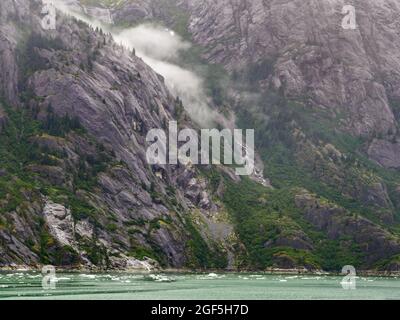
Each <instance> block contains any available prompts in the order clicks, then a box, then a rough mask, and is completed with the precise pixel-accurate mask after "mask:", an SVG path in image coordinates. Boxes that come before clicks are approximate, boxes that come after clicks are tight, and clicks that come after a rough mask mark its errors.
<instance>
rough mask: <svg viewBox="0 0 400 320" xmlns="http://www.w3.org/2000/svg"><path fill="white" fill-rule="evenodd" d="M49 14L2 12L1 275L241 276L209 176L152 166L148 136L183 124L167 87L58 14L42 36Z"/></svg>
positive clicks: (35, 6) (14, 4)
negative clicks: (221, 272) (147, 270)
mask: <svg viewBox="0 0 400 320" xmlns="http://www.w3.org/2000/svg"><path fill="white" fill-rule="evenodd" d="M41 9H42V5H41V1H27V0H18V1H2V3H1V5H0V13H1V19H0V35H1V37H0V39H1V40H0V52H1V63H0V66H1V68H0V74H1V77H2V81H1V84H2V89H1V94H2V96H3V103H2V105H3V106H4V110H5V111H6V112H7V113H8V116H9V117H10V121H9V124H7V125H6V128H5V130H4V132H3V133H2V141H1V148H0V151H1V152H0V155H1V160H2V168H1V175H0V182H1V184H0V185H1V192H0V195H1V202H0V203H1V217H0V219H1V220H0V239H1V240H0V243H1V247H0V248H1V249H0V251H1V258H0V263H1V264H2V265H12V264H15V265H25V264H27V265H35V264H39V263H54V264H61V265H66V266H69V265H80V264H83V265H88V266H91V265H97V266H103V267H121V268H124V267H143V264H141V263H140V262H139V260H142V259H145V261H146V263H150V262H151V263H153V264H159V265H162V266H164V267H185V266H186V267H194V268H203V267H219V268H224V267H228V266H234V265H235V255H236V253H235V252H233V251H234V250H233V249H232V246H233V245H234V241H233V242H232V239H233V238H235V234H234V231H233V228H232V227H231V226H230V224H229V221H228V220H227V219H225V218H224V208H223V206H222V205H218V204H216V203H214V202H213V201H212V200H211V196H210V195H209V192H210V188H209V185H208V181H207V180H206V179H205V178H204V174H203V173H200V171H198V170H197V169H196V168H192V167H190V166H187V167H185V166H181V165H178V166H165V167H162V166H158V167H154V166H150V165H149V164H148V163H147V160H146V156H145V150H146V143H145V137H146V133H147V132H148V131H149V130H150V129H152V128H166V125H167V123H168V121H169V120H173V119H174V117H175V111H176V110H175V106H176V99H175V97H173V96H172V95H171V94H170V93H169V91H168V89H167V88H166V86H165V84H164V80H163V78H162V77H161V76H160V75H158V74H156V73H155V72H154V71H153V70H151V69H150V68H149V67H148V66H147V65H145V64H144V63H143V61H142V60H141V59H139V58H137V57H136V56H135V55H134V54H132V53H131V52H128V50H126V49H124V48H122V47H119V46H118V45H117V44H115V43H114V41H113V39H112V38H111V37H110V36H109V35H107V34H104V33H103V32H102V31H99V30H93V29H92V28H91V27H89V26H88V25H86V24H85V23H83V22H79V21H77V20H75V19H72V18H69V17H65V16H63V15H62V14H61V13H58V17H57V29H56V30H43V29H42V27H41V24H40V21H41V16H40V11H41ZM1 115H2V116H1V117H2V119H3V118H4V117H3V111H2V113H1ZM2 122H3V120H2ZM183 125H191V124H190V123H187V124H185V123H183ZM202 170H203V172H205V173H207V171H208V170H209V169H207V168H203V169H202ZM213 228H214V229H221V228H222V230H224V232H223V234H220V233H218V232H215V233H213V232H211V231H209V230H210V229H213ZM228 238H229V241H228ZM138 259H139V260H138Z"/></svg>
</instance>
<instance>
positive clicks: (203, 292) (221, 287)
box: [0, 272, 400, 300]
mask: <svg viewBox="0 0 400 320" xmlns="http://www.w3.org/2000/svg"><path fill="white" fill-rule="evenodd" d="M341 281H342V277H335V276H325V275H321V276H317V275H296V276H290V275H271V274H262V273H254V274H235V273H227V274H131V273H108V274H89V273H80V274H79V273H57V282H56V289H54V290H52V289H48V290H45V289H43V287H42V275H41V274H40V273H39V272H0V299H84V300H91V299H107V300H109V299H124V300H125V299H130V300H143V299H145V300H165V299H172V300H174V299H176V300H185V299H198V300H212V299H233V300H243V299H248V300H264V299H313V300H315V299H400V279H399V278H385V277H368V278H364V277H357V279H356V290H344V289H343V288H342V286H341V284H340V282H341Z"/></svg>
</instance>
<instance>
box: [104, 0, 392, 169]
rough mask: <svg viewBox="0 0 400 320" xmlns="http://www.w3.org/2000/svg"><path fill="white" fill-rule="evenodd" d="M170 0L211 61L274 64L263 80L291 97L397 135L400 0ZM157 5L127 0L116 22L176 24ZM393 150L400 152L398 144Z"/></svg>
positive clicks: (241, 67)
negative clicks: (349, 16)
mask: <svg viewBox="0 0 400 320" xmlns="http://www.w3.org/2000/svg"><path fill="white" fill-rule="evenodd" d="M168 3H169V5H170V6H173V7H174V8H175V10H180V11H181V12H183V14H186V15H187V17H188V21H187V27H188V31H189V32H190V34H191V36H192V39H193V41H194V42H195V43H196V44H198V45H200V46H201V47H203V48H204V54H203V57H204V58H205V59H206V60H207V61H208V62H209V63H212V64H221V65H223V66H224V67H225V68H226V70H228V71H230V72H233V71H237V72H239V73H240V72H245V71H246V70H248V68H249V67H250V66H252V65H259V66H264V67H266V65H269V67H266V68H262V69H261V70H259V71H258V72H261V73H262V72H264V75H262V74H261V75H260V79H258V80H259V81H260V83H263V84H264V86H269V85H271V86H273V87H274V88H275V89H276V90H280V91H281V92H283V93H284V94H285V96H286V97H287V98H290V99H300V100H304V99H307V102H308V103H310V106H314V107H317V108H320V109H321V110H328V111H329V113H330V114H331V115H332V117H333V118H332V119H334V118H335V115H336V117H337V115H341V117H342V118H341V121H340V123H339V125H338V127H339V128H340V129H341V130H344V131H346V132H350V133H351V134H353V135H355V136H363V137H369V138H374V137H376V136H377V135H380V136H384V137H385V140H389V139H391V137H392V136H396V135H398V123H397V120H396V119H395V115H394V109H393V108H394V106H393V101H398V100H399V99H400V90H399V87H400V60H399V55H398V52H399V50H400V38H399V37H398V34H397V27H396V25H395V24H393V23H391V22H392V21H395V20H396V17H397V16H398V15H399V14H400V5H399V3H398V2H397V1H396V0H384V1H374V0H368V1H363V0H353V1H351V2H349V3H345V2H343V1H342V0H330V1H323V2H321V1H318V0H309V1H307V2H306V3H305V2H304V1H301V0H295V1H290V2H282V1H281V0H251V1H250V0H249V1H242V0H235V1H231V0H218V1H212V0H206V1H196V0H184V1H168ZM345 5H353V6H354V7H355V10H356V11H355V13H356V23H357V26H356V29H355V30H352V29H344V28H343V27H342V21H343V18H344V17H345V15H344V14H343V13H342V10H343V7H344V6H345ZM157 6H158V7H160V6H159V2H158V1H157V0H152V1H151V0H146V1H129V0H127V1H124V2H123V3H122V4H121V5H120V6H111V9H110V11H111V12H112V15H114V16H116V17H118V19H115V21H114V23H116V24H118V23H123V22H127V23H132V24H135V23H139V22H142V21H146V20H149V21H151V20H158V21H160V20H161V21H164V22H165V23H167V24H169V25H173V24H174V23H173V21H172V22H171V20H174V17H169V18H168V17H165V16H163V15H162V14H161V13H160V12H157V9H156V8H157ZM130 8H135V9H133V11H134V12H133V13H132V14H130ZM136 8H138V9H136ZM139 8H140V9H139ZM159 11H160V10H159ZM164 11H165V10H164ZM138 12H140V13H138ZM181 15H182V14H181ZM181 15H179V16H177V17H175V20H177V19H179V17H181ZM396 112H397V111H396ZM388 136H390V137H388ZM392 152H395V155H396V157H398V158H399V156H400V155H399V153H398V150H397V148H394V149H392ZM371 159H373V160H376V157H372V158H371ZM378 163H379V162H378ZM383 165H385V163H383Z"/></svg>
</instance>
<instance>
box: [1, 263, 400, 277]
mask: <svg viewBox="0 0 400 320" xmlns="http://www.w3.org/2000/svg"><path fill="white" fill-rule="evenodd" d="M42 267H43V266H39V265H38V266H19V265H10V266H0V272H7V271H11V272H40V271H41V270H42ZM56 270H57V272H59V273H79V272H83V273H107V272H110V273H154V272H159V273H169V274H173V273H175V274H183V273H187V274H193V273H210V274H211V273H217V274H218V273H244V274H245V273H262V274H276V275H315V276H340V275H342V274H341V273H337V272H327V271H323V270H307V269H281V268H268V269H266V270H247V269H242V270H232V269H231V270H216V269H208V270H192V269H184V268H181V269H172V268H168V269H162V268H151V269H146V268H139V267H137V268H121V269H117V268H110V269H103V268H98V267H89V268H88V267H85V266H71V267H68V266H63V267H56ZM357 276H362V277H399V276H400V271H377V270H359V271H357Z"/></svg>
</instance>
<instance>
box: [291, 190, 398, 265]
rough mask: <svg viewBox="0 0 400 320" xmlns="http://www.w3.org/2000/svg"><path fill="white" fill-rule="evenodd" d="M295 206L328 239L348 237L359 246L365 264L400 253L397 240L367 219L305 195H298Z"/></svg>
mask: <svg viewBox="0 0 400 320" xmlns="http://www.w3.org/2000/svg"><path fill="white" fill-rule="evenodd" d="M295 202H296V205H297V207H298V208H300V209H301V210H302V211H303V212H304V215H305V218H306V220H307V221H309V222H310V223H311V224H313V225H314V226H316V227H317V229H318V230H322V231H324V232H325V233H326V234H327V235H328V237H329V239H333V240H339V239H341V238H346V237H350V238H351V239H352V240H351V241H353V242H354V243H357V244H359V245H360V250H361V251H362V252H364V254H365V257H366V265H367V266H368V267H370V268H371V267H373V264H374V263H376V261H379V260H380V259H383V258H384V257H388V256H389V257H394V256H395V255H396V254H397V253H398V252H399V250H400V242H399V241H398V239H395V238H392V237H391V235H390V234H389V233H388V232H387V231H385V230H384V229H382V228H380V227H378V226H377V225H375V224H373V223H372V222H371V221H369V220H368V219H365V218H362V217H357V216H353V215H351V214H349V213H348V212H346V211H345V210H344V209H343V208H340V207H337V206H334V205H332V204H327V203H323V202H322V201H321V200H318V199H316V198H315V196H313V195H310V194H308V193H303V194H299V195H297V196H296V199H295Z"/></svg>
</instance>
